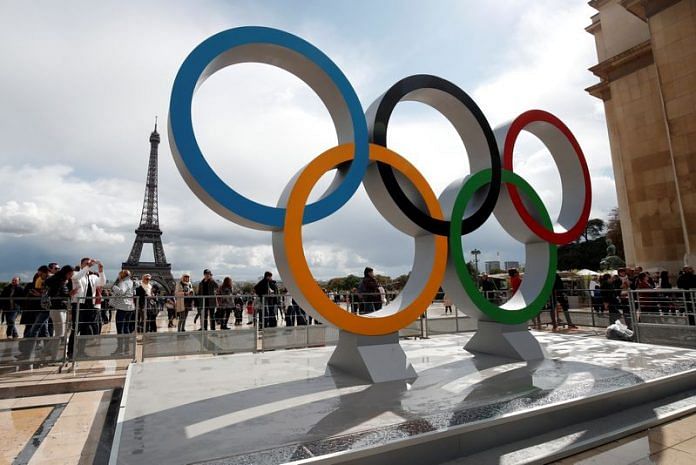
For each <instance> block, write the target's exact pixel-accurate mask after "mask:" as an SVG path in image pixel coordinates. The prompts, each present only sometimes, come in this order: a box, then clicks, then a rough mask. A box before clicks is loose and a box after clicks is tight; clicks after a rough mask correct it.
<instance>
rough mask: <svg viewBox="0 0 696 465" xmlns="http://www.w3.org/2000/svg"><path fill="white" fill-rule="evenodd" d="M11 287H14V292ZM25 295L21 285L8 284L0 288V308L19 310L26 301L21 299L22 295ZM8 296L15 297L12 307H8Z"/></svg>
mask: <svg viewBox="0 0 696 465" xmlns="http://www.w3.org/2000/svg"><path fill="white" fill-rule="evenodd" d="M12 289H14V293H13V292H12ZM26 295H27V294H26V292H25V291H24V288H23V287H22V286H13V285H12V284H8V285H7V286H5V288H4V289H3V290H2V293H0V310H17V309H19V310H21V309H22V308H23V307H24V305H25V304H26V301H25V300H24V299H23V297H25V296H26ZM10 297H12V298H13V299H17V300H15V301H14V304H15V308H14V309H11V308H10ZM17 307H19V308H17Z"/></svg>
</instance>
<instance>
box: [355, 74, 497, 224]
mask: <svg viewBox="0 0 696 465" xmlns="http://www.w3.org/2000/svg"><path fill="white" fill-rule="evenodd" d="M433 91H435V92H433ZM401 101H415V102H421V103H425V104H427V105H430V106H431V107H433V108H434V109H435V110H437V111H439V112H440V113H441V114H442V115H443V116H445V117H446V118H447V119H448V120H449V121H450V122H451V123H452V124H453V125H455V126H456V125H457V117H461V116H464V115H457V114H456V112H457V111H460V110H461V109H462V105H463V108H465V109H466V110H468V113H469V115H470V116H472V117H473V118H474V119H475V120H476V122H477V123H478V125H479V128H480V130H481V131H482V132H483V136H484V137H485V142H486V144H487V146H488V147H487V148H488V153H489V156H490V165H486V166H483V167H480V168H490V169H491V170H492V172H491V182H490V184H489V185H488V187H487V193H486V196H485V198H484V200H483V201H482V202H481V203H480V205H479V207H478V209H477V210H476V211H475V212H474V213H472V214H471V215H469V216H468V217H466V218H464V219H463V220H462V235H463V234H468V233H470V232H473V231H474V230H476V229H478V228H479V227H480V226H481V225H483V224H484V223H485V222H486V220H487V219H488V218H489V217H490V216H491V214H492V213H493V209H494V208H495V205H496V202H497V201H498V196H499V195H500V186H501V178H502V166H501V160H500V151H499V150H498V144H497V143H496V139H495V136H494V134H493V130H492V129H491V126H490V124H489V123H488V120H487V119H486V117H485V115H484V114H483V112H482V111H481V109H480V108H479V107H478V105H476V102H474V100H473V99H472V98H471V97H469V95H468V94H467V93H466V92H464V91H463V90H462V89H460V88H459V87H458V86H456V85H455V84H453V83H451V82H449V81H447V80H445V79H442V78H440V77H437V76H431V75H427V74H416V75H413V76H408V77H406V78H404V79H402V80H400V81H398V82H397V83H396V84H394V85H393V86H391V87H390V88H389V90H387V91H386V92H385V93H384V94H382V96H381V97H379V98H378V99H377V100H375V102H374V103H373V104H372V105H371V106H370V108H369V109H368V110H367V112H366V119H367V128H368V135H369V138H370V142H371V143H374V144H377V145H381V146H382V147H387V126H388V124H389V118H390V117H391V114H392V112H393V111H394V108H395V107H396V105H397V104H398V103H399V102H401ZM453 104H455V105H453ZM458 129H459V128H458ZM460 135H461V132H460ZM463 142H464V144H465V146H466V145H467V142H469V141H467V140H463ZM468 154H469V160H470V163H473V162H474V161H479V160H476V157H479V156H480V155H479V154H478V153H472V152H468ZM377 166H378V170H379V175H380V177H381V178H382V182H383V183H384V185H385V187H386V190H387V191H388V192H389V195H390V196H391V198H392V200H393V201H394V203H395V204H396V205H397V206H398V207H399V208H400V209H401V210H402V212H403V213H404V214H405V215H406V216H407V217H408V218H409V219H410V220H411V221H413V222H414V223H415V224H416V225H418V226H419V227H421V228H423V229H425V230H426V231H428V232H430V233H432V234H437V235H439V236H446V237H448V236H449V233H450V222H449V221H446V220H439V219H435V218H433V217H432V216H430V215H429V214H428V213H425V212H423V211H422V210H421V209H420V208H418V207H417V206H416V205H414V204H413V202H412V201H411V200H410V199H409V198H408V196H407V195H406V193H405V192H404V191H403V189H402V188H401V185H400V184H399V182H398V181H397V179H396V175H395V174H394V170H393V168H392V167H391V166H390V165H388V164H386V163H382V162H377ZM471 171H472V172H474V171H475V170H474V168H473V167H472V168H471Z"/></svg>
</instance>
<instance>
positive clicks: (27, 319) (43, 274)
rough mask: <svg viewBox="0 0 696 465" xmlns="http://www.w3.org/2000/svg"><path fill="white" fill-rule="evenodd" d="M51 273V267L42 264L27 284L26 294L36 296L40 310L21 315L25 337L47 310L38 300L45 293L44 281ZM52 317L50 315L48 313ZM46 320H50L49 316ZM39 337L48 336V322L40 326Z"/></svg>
mask: <svg viewBox="0 0 696 465" xmlns="http://www.w3.org/2000/svg"><path fill="white" fill-rule="evenodd" d="M49 275H50V272H49V269H48V267H47V266H46V265H41V266H40V267H39V268H38V270H36V273H35V274H34V278H33V279H32V280H31V282H30V283H28V284H27V286H26V287H25V288H24V291H25V294H26V296H27V297H35V298H36V300H35V302H36V303H37V305H36V306H35V308H37V309H38V310H34V311H24V312H22V314H21V316H20V317H19V324H20V325H24V332H23V333H22V336H23V337H27V335H28V334H29V330H30V329H31V327H32V326H33V324H34V321H36V319H37V318H38V317H39V316H40V315H41V313H42V312H43V311H45V310H42V309H40V305H38V301H39V299H40V298H41V295H42V294H43V283H44V281H46V278H48V277H49ZM48 316H49V317H50V315H48ZM45 321H46V322H48V318H46V319H45ZM36 336H37V337H47V336H48V323H44V326H43V327H41V328H39V332H38V333H37V335H36Z"/></svg>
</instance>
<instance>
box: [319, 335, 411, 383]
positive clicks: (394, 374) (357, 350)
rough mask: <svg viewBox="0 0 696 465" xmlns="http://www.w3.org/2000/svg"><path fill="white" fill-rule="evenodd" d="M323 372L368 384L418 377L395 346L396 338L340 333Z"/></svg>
mask: <svg viewBox="0 0 696 465" xmlns="http://www.w3.org/2000/svg"><path fill="white" fill-rule="evenodd" d="M327 370H328V371H329V372H331V371H333V370H338V371H340V372H343V373H347V374H349V375H352V376H355V377H357V378H360V379H363V380H365V381H369V382H371V383H383V382H386V381H400V380H412V379H415V378H417V377H418V374H417V373H416V370H415V369H414V368H413V366H412V365H411V362H409V361H408V358H407V357H406V353H405V352H404V350H403V349H402V348H401V345H400V344H399V334H398V333H392V334H386V335H384V336H361V335H358V334H353V333H349V332H347V331H340V332H339V333H338V345H337V346H336V349H335V350H334V352H333V354H331V359H330V360H329V363H328V368H327Z"/></svg>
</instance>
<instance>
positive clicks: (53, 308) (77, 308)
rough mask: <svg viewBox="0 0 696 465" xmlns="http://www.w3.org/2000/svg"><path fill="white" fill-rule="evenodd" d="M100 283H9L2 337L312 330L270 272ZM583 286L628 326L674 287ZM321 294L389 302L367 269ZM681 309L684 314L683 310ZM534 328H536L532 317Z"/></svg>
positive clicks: (487, 291)
mask: <svg viewBox="0 0 696 465" xmlns="http://www.w3.org/2000/svg"><path fill="white" fill-rule="evenodd" d="M508 275H509V278H508V281H509V283H508V286H507V288H508V289H507V291H511V294H514V293H515V292H517V290H518V289H519V287H520V286H521V285H522V277H521V275H520V273H519V272H518V271H517V270H516V269H511V270H509V272H508ZM106 283H107V281H106V277H105V275H104V266H103V264H102V263H101V261H99V260H96V259H93V258H89V257H86V258H83V259H82V260H81V261H80V265H79V266H76V267H73V266H70V265H66V266H62V267H61V266H59V265H58V264H57V263H49V264H48V265H42V266H40V267H39V268H38V269H37V271H36V273H35V275H34V277H33V279H32V281H31V282H29V283H27V284H26V285H22V283H21V280H20V278H19V277H17V276H15V277H13V278H12V281H11V282H10V284H9V285H7V286H6V287H5V288H4V289H3V290H2V293H0V310H2V312H1V313H2V318H3V320H4V322H5V324H6V336H7V337H8V338H15V339H16V338H19V331H18V326H20V325H21V326H24V332H23V334H22V336H23V337H24V338H28V339H31V338H37V337H59V338H62V337H65V336H66V335H68V336H69V339H68V355H71V353H72V350H73V345H74V338H75V335H97V334H101V332H102V327H103V326H104V325H105V324H106V323H110V322H112V316H113V314H114V313H115V318H113V320H115V328H116V332H117V333H118V334H132V333H134V332H157V330H158V322H157V319H158V316H159V315H160V314H161V313H163V312H165V311H166V315H167V327H168V329H172V330H176V331H178V332H184V331H186V330H187V327H188V329H190V327H191V325H190V323H191V322H190V315H192V314H193V315H194V316H193V327H194V328H195V327H196V324H197V323H198V325H199V327H198V328H196V329H197V330H204V331H207V330H211V331H214V330H216V329H220V330H226V329H231V328H230V326H241V325H244V324H245V322H244V316H245V315H246V317H247V318H246V324H247V325H253V324H255V323H258V326H259V327H262V328H272V327H276V326H278V319H279V318H283V319H284V321H285V325H286V326H296V325H297V326H300V325H308V324H313V320H312V318H311V317H310V316H308V315H307V314H306V313H305V312H304V310H303V309H302V308H301V307H300V305H298V303H297V302H296V301H295V300H294V299H293V298H292V297H290V296H289V295H288V293H287V291H286V290H283V289H279V287H278V284H277V283H276V281H275V280H274V279H273V275H272V273H271V272H266V273H265V274H264V276H263V278H262V279H261V280H260V281H259V282H258V283H257V284H256V285H255V286H254V287H253V295H243V294H242V292H241V291H240V289H239V288H238V287H236V286H235V285H234V283H233V281H232V279H231V278H230V277H229V276H228V277H225V278H224V279H223V280H222V282H221V283H218V281H216V280H215V279H214V278H213V273H212V271H211V270H209V269H205V270H204V271H203V276H202V278H201V279H200V281H199V282H198V284H197V285H194V283H193V281H192V280H191V275H190V274H189V273H183V274H182V276H181V277H180V279H179V280H177V282H176V285H175V287H174V289H173V295H165V294H167V292H166V291H163V289H162V288H161V287H160V286H158V285H157V284H156V283H154V282H153V280H152V277H151V276H150V275H148V274H145V275H143V276H141V277H140V279H139V280H136V279H135V278H134V277H133V276H132V275H131V272H130V271H129V270H127V269H123V270H121V271H120V272H119V273H118V276H117V277H116V280H115V281H114V282H113V283H112V284H111V285H109V286H107V285H106ZM676 284H677V286H678V288H680V289H684V290H689V289H696V275H694V270H693V268H691V267H685V268H684V269H683V270H682V272H680V275H679V277H678V279H677V283H676ZM478 287H479V290H480V291H481V292H482V293H483V294H484V296H485V297H486V298H487V299H488V300H489V301H491V302H494V303H496V304H500V303H502V300H501V299H503V297H502V296H501V292H500V290H499V289H498V287H497V286H496V284H495V282H494V281H493V280H492V279H491V278H490V277H489V276H488V275H486V274H483V275H482V276H481V278H480V279H479V282H478ZM589 287H590V294H591V296H592V306H593V310H594V311H595V312H597V313H599V314H603V313H607V314H608V315H609V316H610V319H611V320H612V321H615V320H616V319H618V318H621V317H622V316H623V318H624V320H625V322H626V323H627V324H628V325H629V326H631V312H630V310H629V292H630V291H631V290H636V289H637V290H647V289H672V288H673V286H672V283H671V281H670V277H669V274H668V273H667V272H666V271H663V272H662V273H656V274H653V275H651V274H649V273H646V272H644V271H643V270H642V269H641V267H637V268H635V269H631V268H625V269H623V268H622V269H620V270H618V273H617V274H616V275H613V276H612V275H610V274H604V275H602V276H601V277H599V276H593V277H592V279H591V281H590V286H589ZM169 293H171V292H169ZM325 293H326V294H327V297H328V298H329V299H330V300H332V301H334V302H335V303H336V304H338V305H340V304H345V308H346V310H347V311H351V312H354V313H357V314H369V313H372V312H375V311H377V310H380V309H381V308H382V307H383V305H385V304H386V303H387V302H388V298H387V296H386V293H385V291H384V288H383V287H382V286H381V285H380V284H379V282H378V281H377V279H376V278H375V274H374V270H373V269H372V268H370V267H366V268H365V270H364V274H363V279H362V280H361V281H360V283H359V285H358V286H357V287H356V288H353V289H352V290H351V291H350V292H347V293H339V292H334V291H327V290H325ZM506 293H507V292H506ZM511 294H510V295H511ZM508 297H509V295H508ZM443 300H444V305H445V315H446V314H447V313H451V312H452V303H451V301H450V300H449V297H448V296H443ZM638 303H639V305H640V310H641V312H645V313H651V312H657V311H667V312H674V311H675V305H674V303H673V301H672V300H671V296H670V295H668V294H667V293H665V294H664V295H660V294H655V293H651V294H639V296H638ZM549 305H550V309H553V310H552V311H551V312H550V313H551V323H552V325H553V327H554V329H555V328H556V327H557V326H558V324H559V321H557V320H558V317H557V314H558V313H559V312H560V311H562V312H563V313H564V317H565V320H566V324H567V325H568V327H570V328H573V327H575V325H574V324H573V323H572V321H571V316H570V312H569V305H568V298H567V296H566V290H565V288H564V285H563V281H562V280H561V277H560V276H559V275H558V274H556V277H555V281H554V286H553V292H552V298H551V301H550V302H549ZM686 305H687V307H688V305H690V304H686ZM685 310H687V312H688V313H690V315H689V319H690V323H691V324H694V321H693V319H694V316H693V309H690V308H686V309H685ZM18 318H19V321H17V319H18ZM187 323H188V324H187ZM316 323H317V324H318V322H316ZM533 324H536V325H537V326H540V325H541V322H540V319H539V317H537V320H536V321H535V322H533ZM68 332H69V334H68ZM124 350H125V349H124Z"/></svg>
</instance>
